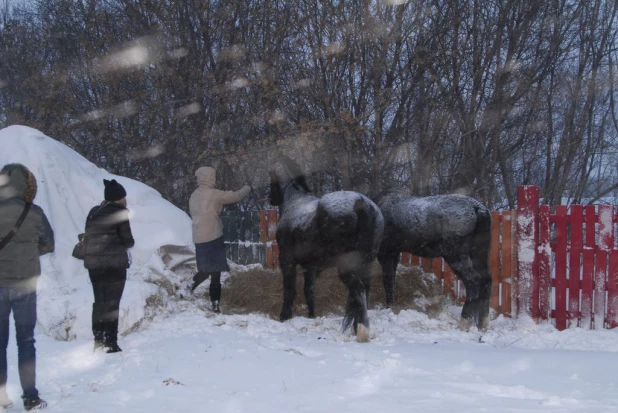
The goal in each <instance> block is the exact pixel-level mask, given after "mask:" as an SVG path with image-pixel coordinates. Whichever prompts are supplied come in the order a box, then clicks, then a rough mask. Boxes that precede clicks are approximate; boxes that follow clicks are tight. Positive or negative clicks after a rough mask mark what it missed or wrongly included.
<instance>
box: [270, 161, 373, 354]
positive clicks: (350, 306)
mask: <svg viewBox="0 0 618 413" xmlns="http://www.w3.org/2000/svg"><path fill="white" fill-rule="evenodd" d="M279 165H280V167H281V168H280V170H278V171H276V170H271V171H270V178H271V183H270V203H271V204H272V205H276V206H278V207H279V223H278V225H277V243H278V245H279V266H280V267H281V273H282V274H283V306H282V308H281V317H280V319H281V321H285V320H288V319H290V318H291V317H292V306H293V304H294V298H295V297H296V266H297V265H300V266H301V268H302V270H303V272H304V277H305V283H304V292H305V299H306V300H307V307H308V313H309V314H308V315H309V317H311V318H313V317H315V300H314V281H315V278H316V276H317V275H318V274H319V272H320V271H322V270H323V269H325V268H329V267H336V268H337V270H338V273H339V278H340V279H341V281H342V282H343V283H344V284H345V285H346V286H347V287H348V291H349V293H348V302H347V305H346V310H345V318H344V320H343V330H344V331H345V330H346V329H347V328H348V327H349V326H350V324H353V326H354V333H355V334H356V335H357V340H358V341H359V342H365V341H368V340H369V318H368V316H367V299H368V294H369V286H370V280H371V273H370V264H371V262H372V261H373V260H375V258H376V256H377V253H378V248H379V246H380V241H381V240H382V232H383V230H384V219H383V217H382V213H381V212H380V209H379V208H378V207H377V206H376V204H374V203H373V201H371V200H370V199H369V198H367V197H365V196H364V195H362V194H359V193H357V192H351V191H339V192H332V193H329V194H326V195H324V196H323V197H322V198H317V197H315V196H313V195H311V193H310V190H309V187H308V185H307V182H306V178H305V176H304V174H303V173H302V171H301V169H300V167H299V166H298V164H296V162H294V161H293V160H292V159H290V158H288V157H281V158H280V160H279ZM281 169H282V171H281ZM280 175H284V176H285V179H284V180H280V179H279V176H280ZM281 181H283V183H282V182H281Z"/></svg>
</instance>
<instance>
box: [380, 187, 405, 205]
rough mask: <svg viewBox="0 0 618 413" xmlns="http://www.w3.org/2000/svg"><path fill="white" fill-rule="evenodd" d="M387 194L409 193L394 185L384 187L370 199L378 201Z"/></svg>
mask: <svg viewBox="0 0 618 413" xmlns="http://www.w3.org/2000/svg"><path fill="white" fill-rule="evenodd" d="M387 196H410V193H409V192H407V191H405V190H403V189H401V188H398V187H394V188H389V189H385V190H384V191H382V192H380V193H379V194H378V195H376V196H375V197H373V198H372V199H373V201H374V202H376V203H379V202H380V201H381V200H382V199H383V198H385V197H387Z"/></svg>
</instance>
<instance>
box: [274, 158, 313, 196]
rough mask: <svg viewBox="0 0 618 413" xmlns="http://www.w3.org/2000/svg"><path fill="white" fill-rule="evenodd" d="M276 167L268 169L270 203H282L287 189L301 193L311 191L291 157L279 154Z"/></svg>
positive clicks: (303, 175)
mask: <svg viewBox="0 0 618 413" xmlns="http://www.w3.org/2000/svg"><path fill="white" fill-rule="evenodd" d="M277 166H278V167H277V168H275V169H271V170H270V171H268V174H269V175H270V204H271V205H275V206H279V205H281V204H282V203H283V200H284V193H285V191H286V190H287V189H290V190H294V191H295V192H300V193H303V194H308V193H310V192H311V190H310V189H309V185H307V180H306V178H305V174H304V173H303V171H302V169H301V168H300V166H299V165H298V164H297V163H296V162H295V161H293V160H292V159H291V158H289V157H287V156H285V155H281V156H280V157H279V160H278V162H277Z"/></svg>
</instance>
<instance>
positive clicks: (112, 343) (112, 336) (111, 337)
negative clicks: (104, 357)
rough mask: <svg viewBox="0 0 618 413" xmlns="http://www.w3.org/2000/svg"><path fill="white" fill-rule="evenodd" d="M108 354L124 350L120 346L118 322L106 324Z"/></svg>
mask: <svg viewBox="0 0 618 413" xmlns="http://www.w3.org/2000/svg"><path fill="white" fill-rule="evenodd" d="M105 348H106V349H107V350H106V353H118V352H119V351H122V349H121V348H120V347H119V346H118V320H114V321H107V322H105Z"/></svg>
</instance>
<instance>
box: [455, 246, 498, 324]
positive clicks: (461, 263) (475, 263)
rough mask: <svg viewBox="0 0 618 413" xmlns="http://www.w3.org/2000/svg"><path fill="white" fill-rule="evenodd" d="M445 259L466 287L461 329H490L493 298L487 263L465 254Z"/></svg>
mask: <svg viewBox="0 0 618 413" xmlns="http://www.w3.org/2000/svg"><path fill="white" fill-rule="evenodd" d="M444 259H445V260H446V262H447V263H448V264H449V265H450V266H451V268H452V269H453V271H454V272H455V274H456V275H457V276H458V277H459V279H460V280H461V281H462V282H463V284H464V286H465V287H466V302H465V303H464V306H463V310H462V311H461V324H460V326H459V328H460V329H462V330H468V329H469V328H470V327H471V326H472V325H475V326H476V327H477V328H478V329H479V330H486V329H487V327H489V299H490V297H491V275H490V273H489V267H488V264H487V261H486V260H482V259H479V258H476V257H470V256H469V255H465V254H464V255H460V256H458V257H456V258H454V257H444Z"/></svg>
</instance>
